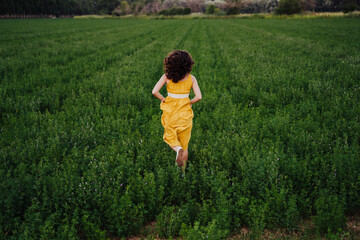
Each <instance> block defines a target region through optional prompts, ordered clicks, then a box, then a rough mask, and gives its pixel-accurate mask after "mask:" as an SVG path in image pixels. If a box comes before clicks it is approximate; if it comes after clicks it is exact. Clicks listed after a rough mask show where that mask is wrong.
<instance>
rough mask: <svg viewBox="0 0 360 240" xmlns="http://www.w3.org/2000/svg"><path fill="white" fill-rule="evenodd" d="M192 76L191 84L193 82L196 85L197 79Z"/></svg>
mask: <svg viewBox="0 0 360 240" xmlns="http://www.w3.org/2000/svg"><path fill="white" fill-rule="evenodd" d="M190 76H191V82H192V83H194V82H196V81H197V80H196V77H195V76H194V75H192V74H190Z"/></svg>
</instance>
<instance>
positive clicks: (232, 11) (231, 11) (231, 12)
mask: <svg viewBox="0 0 360 240" xmlns="http://www.w3.org/2000/svg"><path fill="white" fill-rule="evenodd" d="M239 13H240V8H238V7H231V8H230V9H229V10H228V11H227V13H226V14H227V15H236V14H239Z"/></svg>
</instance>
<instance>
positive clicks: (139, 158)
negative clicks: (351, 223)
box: [0, 18, 360, 239]
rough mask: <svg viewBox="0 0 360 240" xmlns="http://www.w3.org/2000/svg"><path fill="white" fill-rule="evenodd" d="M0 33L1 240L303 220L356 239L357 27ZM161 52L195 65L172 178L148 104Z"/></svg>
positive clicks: (6, 25) (62, 24)
mask: <svg viewBox="0 0 360 240" xmlns="http://www.w3.org/2000/svg"><path fill="white" fill-rule="evenodd" d="M0 32H1V35H0V56H1V58H0V80H1V82H0V98H1V99H0V100H1V101H0V112H1V115H0V116H1V119H0V192H1V194H0V206H1V208H0V238H1V239H3V238H9V239H79V238H82V239H103V238H106V237H118V238H122V237H127V236H134V235H139V234H141V235H143V236H147V234H149V233H147V232H146V231H145V232H144V229H147V228H146V226H149V225H151V226H153V229H152V230H151V231H152V233H151V234H150V236H149V238H151V236H153V237H154V236H159V237H161V238H171V237H173V238H174V237H182V238H185V239H224V238H226V237H229V236H231V235H233V234H237V233H239V231H240V229H242V228H244V227H245V228H247V229H250V232H251V235H250V236H251V237H255V238H256V237H259V236H260V235H261V234H262V233H263V231H264V230H265V229H266V230H274V229H275V230H276V229H286V230H285V231H286V232H290V233H291V232H294V231H298V230H299V229H300V226H303V225H304V223H305V222H307V221H309V220H311V222H312V223H313V224H311V226H312V227H311V229H310V230H309V231H307V234H311V236H313V237H314V236H315V237H319V236H321V235H323V236H324V235H327V236H328V237H335V238H336V237H340V236H349V237H350V238H351V237H354V233H353V232H351V230H350V229H349V228H348V227H347V226H346V224H345V223H346V217H347V216H352V215H354V214H358V212H359V209H360V200H359V199H360V19H346V18H336V19H334V18H328V19H326V18H323V19H296V20H277V19H247V20H246V19H223V20H221V19H217V20H211V19H193V20H179V19H177V20H175V19H174V20H136V19H121V20H118V19H43V20H34V19H33V20H1V21H0ZM173 49H185V50H187V51H189V52H190V53H191V54H192V56H193V59H194V61H195V65H194V67H193V72H192V73H193V75H195V76H196V78H197V79H198V82H199V86H200V88H201V91H202V95H203V99H202V100H201V101H200V102H199V103H196V104H195V105H194V106H193V110H194V114H195V116H194V125H193V132H192V137H191V140H190V144H189V164H188V166H187V169H186V172H185V174H183V173H180V172H179V171H178V169H177V168H176V167H175V164H174V160H175V153H174V152H173V151H172V150H171V149H170V148H169V147H168V146H167V145H166V143H165V142H163V140H162V135H163V127H162V125H161V123H160V116H161V110H160V108H159V105H160V101H159V100H157V99H156V98H155V97H153V96H152V94H151V90H152V88H153V86H154V84H155V83H156V82H157V80H158V79H159V78H160V77H161V75H162V74H163V72H162V60H163V58H164V57H165V56H166V54H167V53H168V52H170V51H172V50H173ZM162 94H163V95H166V89H165V88H163V89H162ZM191 96H193V94H191ZM303 237H304V238H306V235H304V236H303Z"/></svg>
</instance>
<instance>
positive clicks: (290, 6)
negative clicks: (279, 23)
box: [275, 0, 301, 15]
mask: <svg viewBox="0 0 360 240" xmlns="http://www.w3.org/2000/svg"><path fill="white" fill-rule="evenodd" d="M300 12H301V4H300V1H299V0H281V1H280V3H279V7H278V8H277V9H276V11H275V13H276V14H278V15H281V14H287V15H290V14H297V13H300Z"/></svg>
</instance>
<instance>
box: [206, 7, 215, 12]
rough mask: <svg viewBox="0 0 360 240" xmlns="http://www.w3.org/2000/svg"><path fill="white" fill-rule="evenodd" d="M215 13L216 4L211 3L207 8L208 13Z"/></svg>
mask: <svg viewBox="0 0 360 240" xmlns="http://www.w3.org/2000/svg"><path fill="white" fill-rule="evenodd" d="M214 13H215V6H214V5H209V6H207V8H206V14H214Z"/></svg>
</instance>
